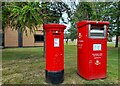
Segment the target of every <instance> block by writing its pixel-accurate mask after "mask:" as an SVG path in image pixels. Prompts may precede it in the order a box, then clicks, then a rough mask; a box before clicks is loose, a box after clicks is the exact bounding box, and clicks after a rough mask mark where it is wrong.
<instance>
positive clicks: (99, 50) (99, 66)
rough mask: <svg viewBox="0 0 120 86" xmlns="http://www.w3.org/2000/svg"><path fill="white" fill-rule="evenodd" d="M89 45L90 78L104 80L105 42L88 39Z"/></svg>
mask: <svg viewBox="0 0 120 86" xmlns="http://www.w3.org/2000/svg"><path fill="white" fill-rule="evenodd" d="M89 44H90V47H89V51H90V52H89V56H90V60H89V61H91V64H90V70H91V75H92V76H91V78H104V77H105V76H106V50H107V49H106V40H105V39H103V40H102V39H101V40H97V39H96V40H95V39H90V41H89Z"/></svg>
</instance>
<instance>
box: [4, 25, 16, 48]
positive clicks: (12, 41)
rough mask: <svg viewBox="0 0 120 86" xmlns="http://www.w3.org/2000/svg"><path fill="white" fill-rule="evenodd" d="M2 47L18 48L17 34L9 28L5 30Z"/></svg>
mask: <svg viewBox="0 0 120 86" xmlns="http://www.w3.org/2000/svg"><path fill="white" fill-rule="evenodd" d="M4 47H18V32H17V31H15V30H12V29H11V28H10V27H9V26H8V27H6V28H5V33H4Z"/></svg>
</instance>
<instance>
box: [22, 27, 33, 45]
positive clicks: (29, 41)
mask: <svg viewBox="0 0 120 86" xmlns="http://www.w3.org/2000/svg"><path fill="white" fill-rule="evenodd" d="M22 38H23V40H22V41H23V42H22V43H23V46H24V47H25V46H34V33H31V34H30V31H29V29H28V28H27V35H26V33H25V32H24V33H23V35H22Z"/></svg>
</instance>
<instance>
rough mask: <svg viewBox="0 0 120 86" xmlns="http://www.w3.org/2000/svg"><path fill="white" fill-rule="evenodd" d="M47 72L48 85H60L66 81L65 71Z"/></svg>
mask: <svg viewBox="0 0 120 86" xmlns="http://www.w3.org/2000/svg"><path fill="white" fill-rule="evenodd" d="M45 72H46V75H45V77H46V82H47V83H52V84H60V83H62V82H63V81H64V70H62V71H57V72H54V71H48V70H45Z"/></svg>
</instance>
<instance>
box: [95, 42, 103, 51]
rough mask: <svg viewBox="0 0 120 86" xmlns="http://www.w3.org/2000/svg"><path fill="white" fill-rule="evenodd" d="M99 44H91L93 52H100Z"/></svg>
mask: <svg viewBox="0 0 120 86" xmlns="http://www.w3.org/2000/svg"><path fill="white" fill-rule="evenodd" d="M101 47H102V46H101V44H93V51H97V50H101Z"/></svg>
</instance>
